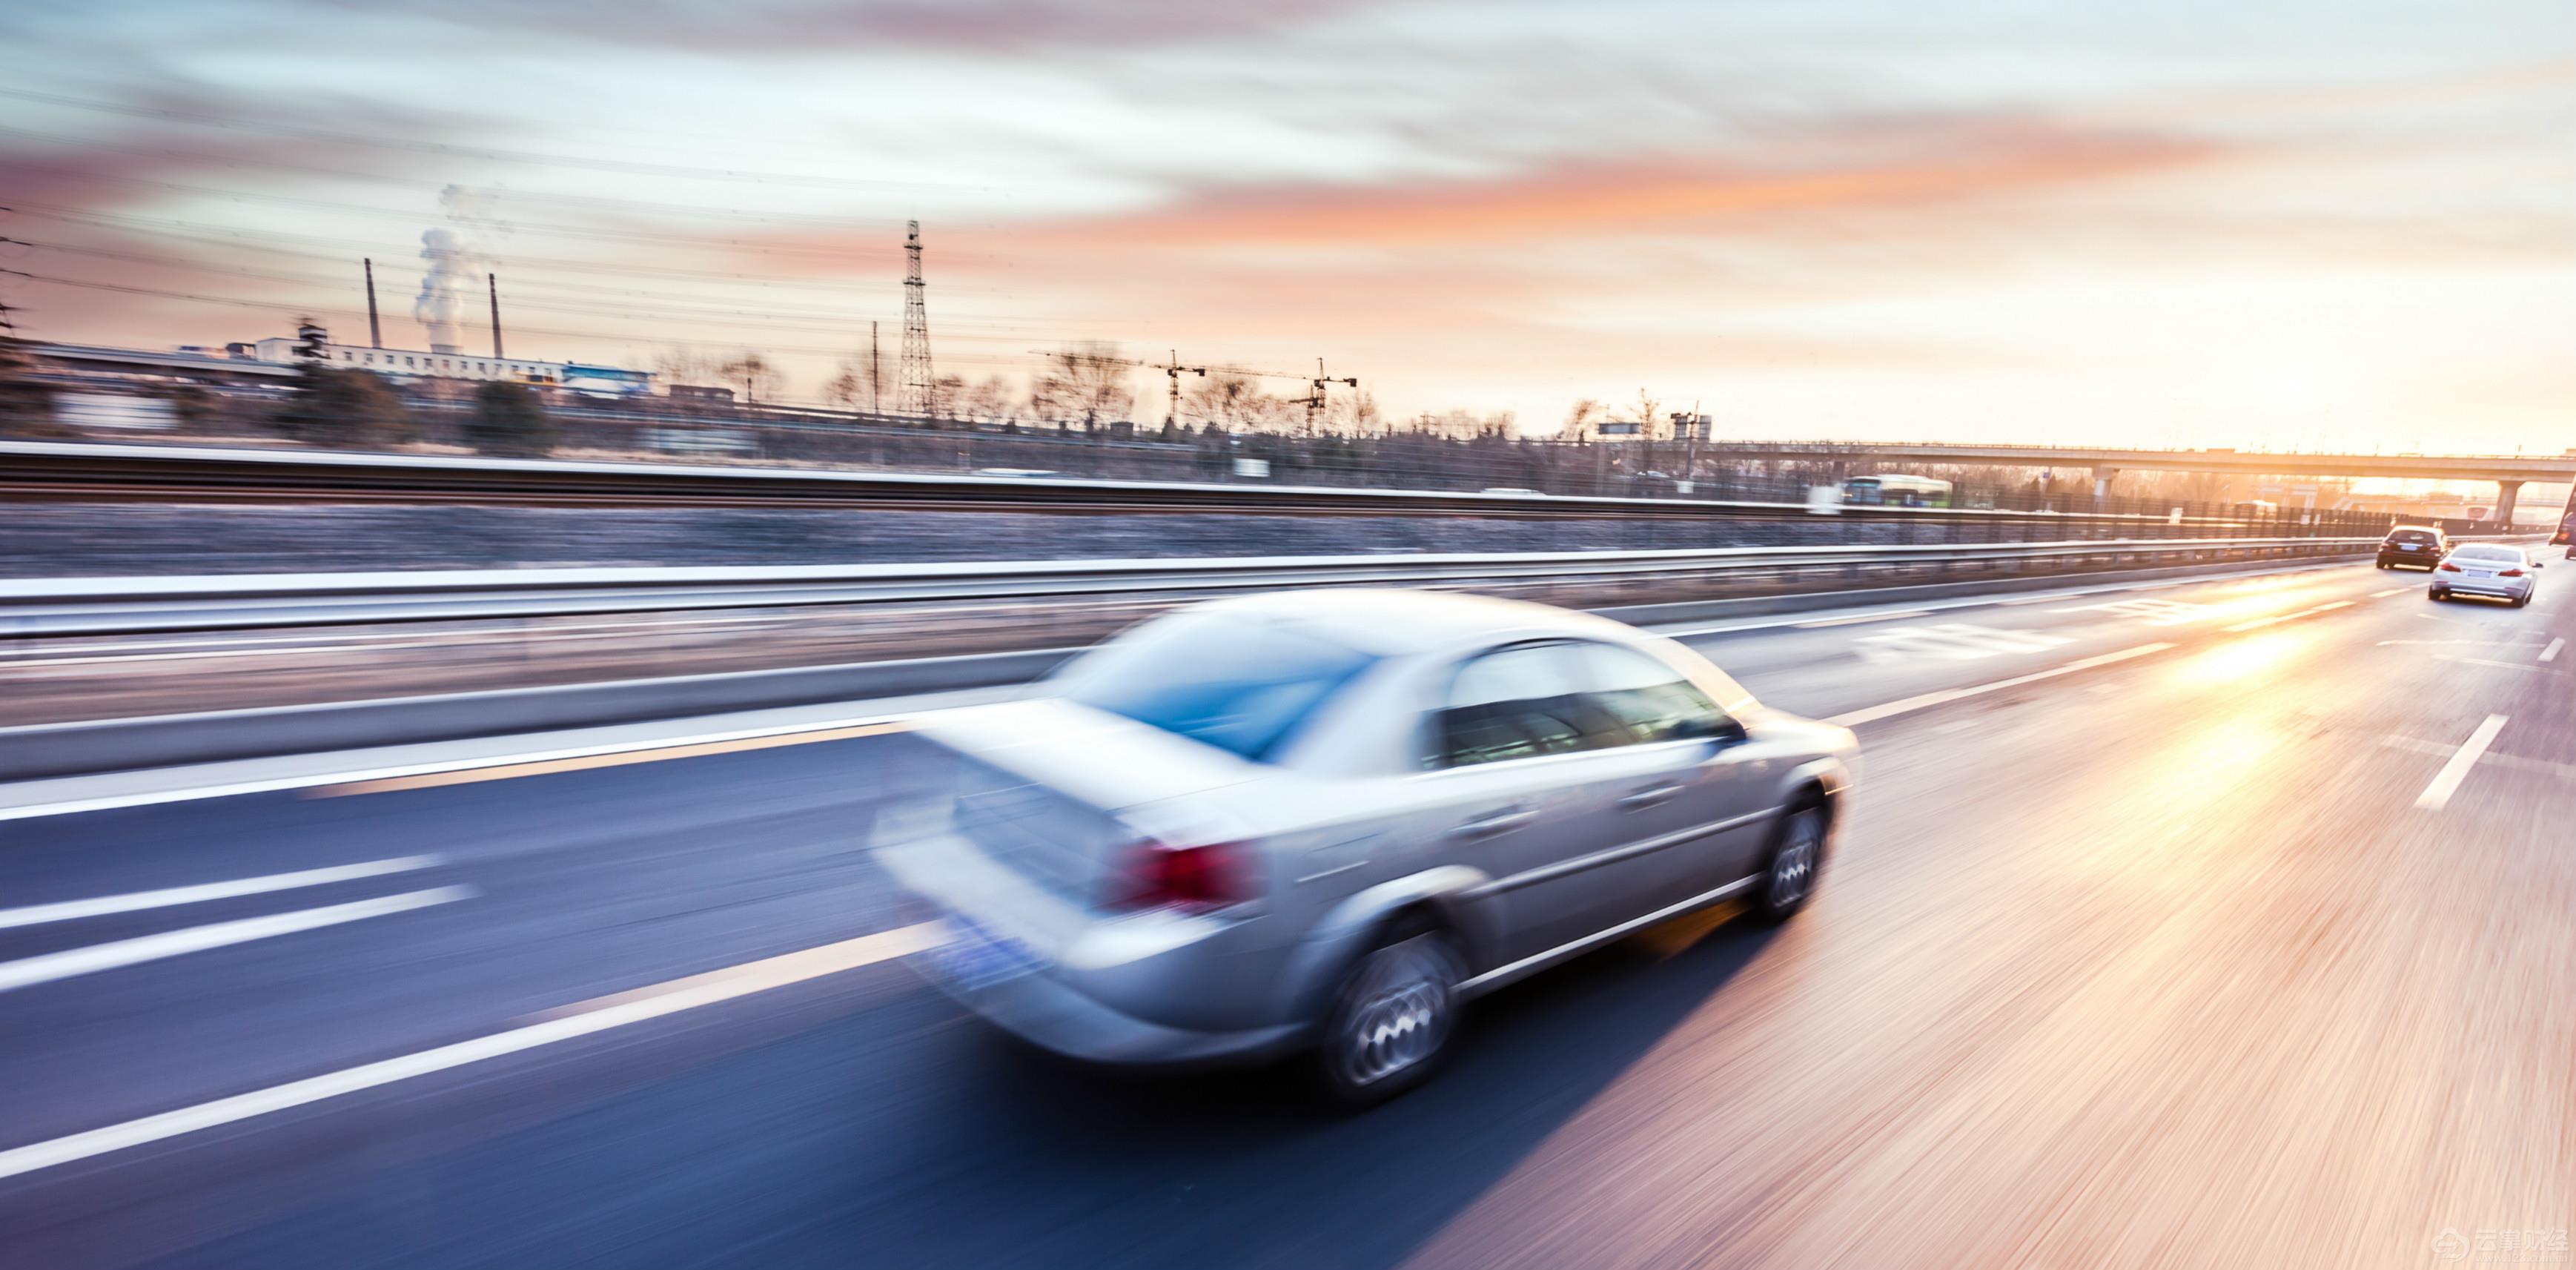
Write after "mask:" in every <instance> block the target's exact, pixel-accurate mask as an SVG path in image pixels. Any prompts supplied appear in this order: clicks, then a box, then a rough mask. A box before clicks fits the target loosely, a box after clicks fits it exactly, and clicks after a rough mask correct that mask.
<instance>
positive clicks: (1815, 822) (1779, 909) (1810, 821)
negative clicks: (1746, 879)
mask: <svg viewBox="0 0 2576 1270" xmlns="http://www.w3.org/2000/svg"><path fill="white" fill-rule="evenodd" d="M1830 827H1831V825H1830V822H1829V821H1828V820H1827V819H1826V817H1825V809H1824V808H1822V807H1801V808H1799V809H1798V810H1796V811H1793V812H1791V813H1789V818H1788V819H1787V820H1786V821H1784V822H1782V823H1781V826H1780V832H1779V837H1778V839H1777V840H1776V841H1775V842H1773V843H1772V846H1771V856H1770V859H1769V860H1767V861H1765V862H1764V864H1763V867H1762V880H1761V882H1759V883H1758V884H1756V885H1757V886H1758V888H1759V889H1758V890H1756V891H1755V893H1754V896H1753V911H1754V913H1755V914H1756V915H1757V916H1759V917H1761V918H1763V919H1764V920H1766V921H1774V922H1779V921H1786V920H1788V919H1789V917H1790V915H1791V914H1794V913H1796V912H1797V911H1798V910H1799V909H1802V908H1805V907H1806V906H1807V901H1808V900H1809V899H1811V898H1813V897H1814V896H1815V894H1816V882H1817V881H1818V880H1819V879H1820V878H1821V877H1822V876H1823V875H1824V870H1825V841H1826V831H1827V830H1828V829H1829V828H1830Z"/></svg>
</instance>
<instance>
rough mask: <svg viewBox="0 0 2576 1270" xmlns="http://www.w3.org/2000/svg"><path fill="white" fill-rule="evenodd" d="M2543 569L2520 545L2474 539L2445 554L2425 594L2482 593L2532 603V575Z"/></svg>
mask: <svg viewBox="0 0 2576 1270" xmlns="http://www.w3.org/2000/svg"><path fill="white" fill-rule="evenodd" d="M2539 568H2540V564H2539V562H2538V561H2535V560H2533V559H2532V558H2531V556H2530V555H2529V554H2528V553H2526V552H2525V551H2523V549H2522V548H2520V547H2512V546H2507V545H2505V544H2503V543H2500V542H2473V543H2469V544H2467V545H2465V546H2461V547H2454V548H2452V550H2451V554H2449V555H2447V556H2444V557H2442V563H2441V564H2439V565H2437V566H2435V568H2434V570H2433V583H2432V585H2431V586H2429V587H2426V588H2425V591H2424V593H2425V594H2426V595H2429V596H2431V597H2433V598H2434V599H2436V600H2447V599H2450V598H2451V597H2452V596H2454V595H2482V596H2488V597H2491V598H2494V599H2499V600H2510V601H2512V602H2513V606H2514V607H2515V608H2521V607H2522V606H2523V605H2526V604H2529V603H2531V592H2532V585H2533V584H2534V583H2535V582H2536V581H2538V579H2536V578H2535V577H2533V576H2532V575H2533V574H2534V573H2535V572H2537V571H2538V570H2539Z"/></svg>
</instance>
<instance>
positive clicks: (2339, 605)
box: [2227, 600, 2352, 635]
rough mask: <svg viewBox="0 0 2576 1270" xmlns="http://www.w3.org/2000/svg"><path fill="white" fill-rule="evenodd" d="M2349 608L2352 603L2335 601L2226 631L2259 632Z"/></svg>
mask: <svg viewBox="0 0 2576 1270" xmlns="http://www.w3.org/2000/svg"><path fill="white" fill-rule="evenodd" d="M2351 607H2352V601H2350V600H2337V601H2335V602H2334V603H2332V604H2320V605H2318V606H2316V607H2315V608H2311V609H2300V610H2299V611H2298V612H2296V613H2278V614H2274V615H2273V616H2271V617H2258V618H2255V619H2254V620H2253V621H2250V622H2238V623H2237V624H2236V625H2234V626H2230V627H2228V628H2227V631H2228V633H2229V634H2231V635H2233V634H2241V633H2243V632H2245V631H2251V630H2259V629H2261V628H2263V627H2266V626H2274V625H2278V624H2279V623H2282V622H2295V621H2297V620H2299V619H2300V618H2303V617H2315V616H2316V615H2317V614H2319V613H2331V612H2333V611H2335V610H2336V609H2348V608H2351Z"/></svg>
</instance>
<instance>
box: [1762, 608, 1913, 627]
mask: <svg viewBox="0 0 2576 1270" xmlns="http://www.w3.org/2000/svg"><path fill="white" fill-rule="evenodd" d="M1932 612H1933V610H1931V609H1899V610H1897V611H1896V612H1893V613H1853V614H1850V615H1849V616H1846V617H1824V618H1818V619H1816V620H1815V621H1812V622H1792V623H1790V625H1792V626H1795V627H1797V628H1798V629H1800V630H1813V629H1816V628H1817V627H1823V626H1854V625H1857V624H1859V623H1862V622H1893V621H1895V620H1896V619H1898V618H1900V617H1929V616H1930V615H1931V614H1932Z"/></svg>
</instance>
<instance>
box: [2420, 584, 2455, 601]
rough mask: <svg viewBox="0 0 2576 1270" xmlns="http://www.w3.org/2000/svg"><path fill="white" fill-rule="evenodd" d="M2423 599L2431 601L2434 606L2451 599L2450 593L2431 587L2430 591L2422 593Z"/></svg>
mask: <svg viewBox="0 0 2576 1270" xmlns="http://www.w3.org/2000/svg"><path fill="white" fill-rule="evenodd" d="M2424 598H2425V599H2428V600H2431V601H2432V602H2434V603H2435V604H2439V603H2441V602H2442V601H2444V600H2447V599H2450V598H2451V593H2450V592H2448V591H2445V590H2443V589H2442V588H2440V587H2433V588H2431V589H2430V590H2427V591H2425V592H2424Z"/></svg>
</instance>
